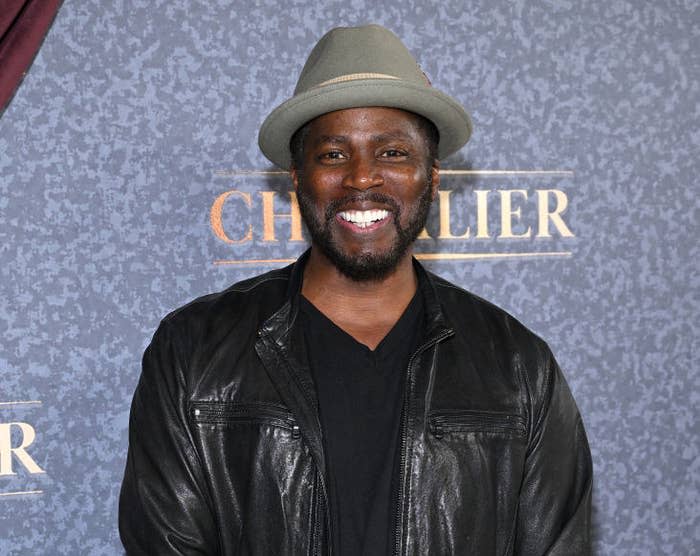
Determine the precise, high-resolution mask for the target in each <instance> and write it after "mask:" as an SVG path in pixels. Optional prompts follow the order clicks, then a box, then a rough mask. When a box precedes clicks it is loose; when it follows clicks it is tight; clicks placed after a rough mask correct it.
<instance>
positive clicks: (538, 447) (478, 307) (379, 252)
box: [120, 25, 591, 556]
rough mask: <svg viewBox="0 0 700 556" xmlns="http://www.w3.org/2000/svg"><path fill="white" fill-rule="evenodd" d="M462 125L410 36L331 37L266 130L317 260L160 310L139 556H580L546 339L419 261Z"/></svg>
mask: <svg viewBox="0 0 700 556" xmlns="http://www.w3.org/2000/svg"><path fill="white" fill-rule="evenodd" d="M470 131H471V124H470V121H469V118H468V116H467V114H466V113H465V112H464V110H463V109H462V107H461V106H460V105H459V104H458V103H457V102H456V101H454V100H453V99H451V98H450V97H448V96H447V95H445V94H443V93H441V92H439V91H437V90H436V89H434V88H433V87H431V86H430V83H429V82H428V81H427V79H426V78H425V76H424V74H423V73H422V71H421V70H420V68H419V67H418V65H417V64H416V62H415V61H414V60H413V58H412V56H411V55H410V53H409V52H408V51H407V50H406V48H405V47H404V46H403V45H402V44H401V42H400V41H399V39H398V38H397V37H396V36H395V35H393V34H392V33H391V32H389V31H388V30H386V29H384V28H382V27H379V26H375V25H370V26H365V27H359V28H349V29H343V28H339V29H334V30H332V31H331V32H329V33H328V34H327V35H325V36H324V37H323V38H322V39H321V41H320V42H319V43H318V44H317V45H316V47H315V48H314V50H313V51H312V52H311V54H310V56H309V60H308V61H307V63H306V66H305V67H304V70H303V71H302V74H301V77H300V79H299V84H298V85H297V89H296V91H295V95H294V96H293V97H292V98H291V99H290V100H288V101H287V102H285V103H283V104H282V105H281V106H280V107H278V108H277V109H275V110H274V111H273V112H272V113H271V114H270V116H269V117H268V118H267V120H266V121H265V123H264V124H263V126H262V128H261V131H260V146H261V148H262V150H263V152H264V153H265V154H266V155H267V156H268V158H270V159H271V160H272V161H273V162H275V163H277V164H278V165H279V166H282V167H286V168H289V169H290V172H291V176H292V180H293V183H294V187H295V189H296V192H297V194H298V198H299V205H300V209H301V212H302V216H303V218H304V221H305V223H306V225H307V227H308V230H309V232H310V235H311V240H312V241H311V243H312V246H311V249H310V251H307V253H305V254H304V255H303V256H302V257H301V258H300V259H299V261H297V262H296V263H295V264H293V265H291V266H290V267H288V268H284V269H281V270H276V271H273V272H269V273H267V274H264V275H262V276H258V277H255V278H252V279H250V280H246V281H244V282H241V283H239V284H236V285H234V286H232V287H231V288H229V289H227V290H225V291H224V292H221V293H218V294H214V295H210V296H207V297H204V298H201V299H198V300H196V301H194V302H193V303H191V304H189V305H187V306H186V307H183V308H182V309H180V310H178V311H175V312H174V313H172V314H170V315H169V316H168V317H167V318H166V319H164V321H163V322H162V323H161V326H160V327H159V329H158V331H157V332H156V334H155V336H154V338H153V341H152V343H151V345H150V346H149V348H148V350H147V351H146V353H145V355H144V362H143V373H142V376H141V380H140V382H139V385H138V388H137V390H136V393H135V396H134V401H133V405H132V413H131V423H130V445H129V455H128V461H127V468H126V473H125V477H124V484H123V487H122V493H121V501H120V530H121V536H122V540H123V542H124V545H125V547H126V548H127V552H128V553H129V554H256V555H273V554H274V555H280V554H290V555H292V554H293V555H302V554H333V555H341V554H347V555H353V556H357V555H370V554H371V555H387V554H402V555H403V554H419V555H423V554H436V555H443V554H459V555H466V554H474V555H480V556H481V555H491V554H499V555H500V554H527V555H535V554H550V555H563V554H567V555H571V554H587V553H589V551H590V539H589V528H590V500H591V460H590V454H589V450H588V445H587V441H586V436H585V432H584V430H583V426H582V423H581V419H580V416H579V414H578V411H577V409H576V405H575V403H574V401H573V399H572V397H571V394H570V392H569V389H568V387H567V385H566V383H565V381H564V378H563V377H562V375H561V372H560V370H559V368H558V367H557V364H556V362H555V361H554V358H553V357H552V355H551V353H550V351H549V349H548V348H547V346H546V344H545V343H544V342H543V341H542V340H540V339H539V338H537V337H536V336H535V335H533V334H532V333H531V332H529V331H528V330H526V329H525V328H524V327H523V326H522V325H521V324H519V323H518V322H517V321H516V320H515V319H513V318H512V317H510V316H509V315H507V314H506V313H504V312H503V311H501V310H500V309H498V308H496V307H494V306H492V305H490V304H489V303H487V302H485V301H483V300H481V299H479V298H478V297H475V296H473V295H471V294H469V293H467V292H466V291H464V290H462V289H461V288H458V287H457V286H454V285H452V284H450V283H448V282H446V281H444V280H442V279H440V278H438V277H436V276H434V275H432V274H430V273H428V272H426V271H425V270H424V269H423V268H422V267H421V266H420V265H419V264H418V263H417V262H416V261H415V260H414V259H413V258H412V256H411V245H412V243H413V241H414V240H415V239H416V237H417V235H418V233H419V232H420V230H421V229H422V228H423V225H424V223H425V219H426V216H427V212H428V209H429V206H430V202H431V200H432V199H433V197H434V196H435V195H436V192H437V188H438V186H439V181H440V175H439V163H438V158H440V157H444V156H446V155H448V154H450V153H451V152H454V151H455V150H457V149H459V148H460V147H461V146H462V145H463V144H464V143H466V141H467V140H468V138H469V134H470Z"/></svg>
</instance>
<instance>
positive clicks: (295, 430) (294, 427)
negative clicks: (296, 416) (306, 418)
mask: <svg viewBox="0 0 700 556" xmlns="http://www.w3.org/2000/svg"><path fill="white" fill-rule="evenodd" d="M292 438H293V439H294V440H298V439H299V438H301V431H300V430H299V425H292Z"/></svg>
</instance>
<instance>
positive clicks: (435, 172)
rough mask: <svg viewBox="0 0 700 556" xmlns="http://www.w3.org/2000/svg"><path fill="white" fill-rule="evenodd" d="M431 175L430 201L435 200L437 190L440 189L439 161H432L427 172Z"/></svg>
mask: <svg viewBox="0 0 700 556" xmlns="http://www.w3.org/2000/svg"><path fill="white" fill-rule="evenodd" d="M429 171H430V172H431V174H432V178H433V184H432V199H433V201H434V200H435V197H437V194H438V189H439V188H440V161H439V160H438V159H437V158H436V159H434V160H433V164H432V166H431V167H430V170H429Z"/></svg>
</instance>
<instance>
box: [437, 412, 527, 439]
mask: <svg viewBox="0 0 700 556" xmlns="http://www.w3.org/2000/svg"><path fill="white" fill-rule="evenodd" d="M428 423H429V427H430V432H431V433H432V434H433V436H435V438H442V437H443V436H444V435H445V434H450V433H494V434H501V435H505V436H510V437H521V436H525V435H526V434H527V428H526V424H525V419H524V418H523V417H522V416H521V415H516V414H512V413H497V412H488V411H475V410H469V409H442V410H436V411H432V412H430V414H429V417H428Z"/></svg>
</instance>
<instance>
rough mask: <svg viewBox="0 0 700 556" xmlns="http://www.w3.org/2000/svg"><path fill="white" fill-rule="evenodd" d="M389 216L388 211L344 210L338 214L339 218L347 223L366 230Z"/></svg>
mask: <svg viewBox="0 0 700 556" xmlns="http://www.w3.org/2000/svg"><path fill="white" fill-rule="evenodd" d="M387 216H389V211H388V210H376V209H375V210H346V211H343V212H341V213H340V217H341V218H342V219H343V220H346V221H347V222H352V223H353V224H355V225H357V226H359V227H360V228H366V227H367V226H368V225H370V224H371V223H372V222H377V221H379V220H384V219H385V218H386V217H387Z"/></svg>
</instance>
